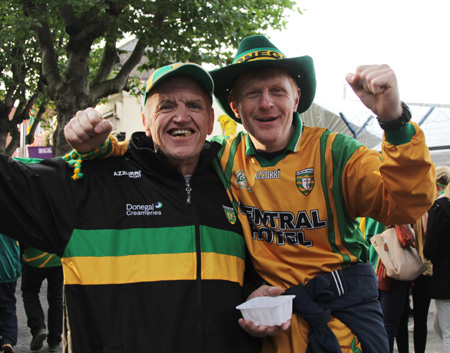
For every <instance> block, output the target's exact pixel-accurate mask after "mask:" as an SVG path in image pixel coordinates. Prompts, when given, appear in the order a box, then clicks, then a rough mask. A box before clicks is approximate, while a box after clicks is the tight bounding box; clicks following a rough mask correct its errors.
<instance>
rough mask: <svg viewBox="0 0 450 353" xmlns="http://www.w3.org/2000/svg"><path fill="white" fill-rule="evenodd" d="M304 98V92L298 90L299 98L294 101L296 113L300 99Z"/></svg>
mask: <svg viewBox="0 0 450 353" xmlns="http://www.w3.org/2000/svg"><path fill="white" fill-rule="evenodd" d="M301 96H302V90H301V89H300V88H298V90H297V98H296V99H295V101H294V112H296V111H297V108H298V103H299V102H300V97H301Z"/></svg>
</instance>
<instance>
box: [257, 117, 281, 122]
mask: <svg viewBox="0 0 450 353" xmlns="http://www.w3.org/2000/svg"><path fill="white" fill-rule="evenodd" d="M276 119H277V117H267V118H259V119H257V120H258V121H260V122H262V123H266V122H271V121H274V120H276Z"/></svg>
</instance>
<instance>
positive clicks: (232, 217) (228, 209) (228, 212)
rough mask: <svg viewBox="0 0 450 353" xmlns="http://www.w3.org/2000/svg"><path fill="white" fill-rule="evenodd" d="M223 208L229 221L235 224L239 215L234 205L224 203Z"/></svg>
mask: <svg viewBox="0 0 450 353" xmlns="http://www.w3.org/2000/svg"><path fill="white" fill-rule="evenodd" d="M222 207H223V210H224V212H225V216H226V217H227V219H228V222H230V223H231V224H235V223H236V220H237V217H236V213H235V212H234V208H233V207H228V206H225V205H222Z"/></svg>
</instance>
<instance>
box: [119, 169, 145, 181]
mask: <svg viewBox="0 0 450 353" xmlns="http://www.w3.org/2000/svg"><path fill="white" fill-rule="evenodd" d="M114 176H115V177H122V176H127V177H129V178H131V179H136V178H142V170H131V171H130V170H115V171H114Z"/></svg>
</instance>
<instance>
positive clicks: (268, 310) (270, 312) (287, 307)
mask: <svg viewBox="0 0 450 353" xmlns="http://www.w3.org/2000/svg"><path fill="white" fill-rule="evenodd" d="M294 298H295V295H279V296H277V297H269V296H266V297H256V298H253V299H250V300H248V301H246V302H244V303H242V304H241V305H238V306H237V307H236V309H239V310H240V311H241V313H242V316H243V317H244V319H245V320H251V321H253V322H254V323H255V325H257V326H261V325H268V326H275V325H277V326H281V325H282V324H284V323H285V322H286V321H288V320H289V319H290V318H291V316H292V300H293V299H294Z"/></svg>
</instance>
